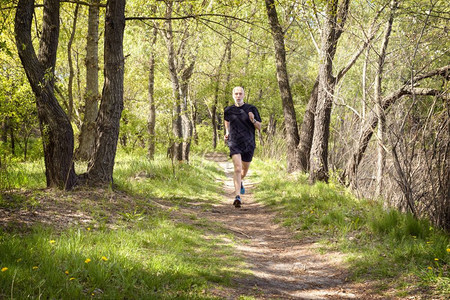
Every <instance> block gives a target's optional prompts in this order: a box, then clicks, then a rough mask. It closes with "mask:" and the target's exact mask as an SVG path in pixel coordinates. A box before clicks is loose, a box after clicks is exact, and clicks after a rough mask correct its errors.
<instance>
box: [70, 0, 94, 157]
mask: <svg viewBox="0 0 450 300" xmlns="http://www.w3.org/2000/svg"><path fill="white" fill-rule="evenodd" d="M99 3H100V0H91V5H90V6H89V20H88V36H87V44H86V93H85V96H84V98H85V107H84V117H83V124H82V125H81V132H80V136H79V138H78V141H79V146H78V149H77V151H76V153H75V157H76V158H77V159H81V160H86V161H88V160H90V159H91V156H92V154H93V153H94V145H95V132H96V126H95V119H96V118H97V115H98V100H99V93H98V70H99V67H98V26H99V14H100V12H99V6H98V4H99Z"/></svg>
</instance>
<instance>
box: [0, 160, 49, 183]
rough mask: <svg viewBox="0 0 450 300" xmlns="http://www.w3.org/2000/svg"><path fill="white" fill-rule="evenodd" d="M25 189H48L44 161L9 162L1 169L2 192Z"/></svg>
mask: <svg viewBox="0 0 450 300" xmlns="http://www.w3.org/2000/svg"><path fill="white" fill-rule="evenodd" d="M23 187H27V188H32V189H38V188H44V187H46V182H45V166H44V161H43V160H38V161H32V162H18V161H15V162H8V163H4V164H3V165H2V166H1V167H0V190H8V189H18V188H23Z"/></svg>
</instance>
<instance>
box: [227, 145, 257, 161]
mask: <svg viewBox="0 0 450 300" xmlns="http://www.w3.org/2000/svg"><path fill="white" fill-rule="evenodd" d="M254 152H255V149H254V148H253V149H252V150H250V151H246V152H242V151H241V150H239V149H233V148H231V147H230V157H232V156H233V155H235V154H240V155H241V159H242V161H245V162H251V161H252V159H253V153H254Z"/></svg>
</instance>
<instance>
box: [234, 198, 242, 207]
mask: <svg viewBox="0 0 450 300" xmlns="http://www.w3.org/2000/svg"><path fill="white" fill-rule="evenodd" d="M233 205H234V207H236V208H239V207H241V197H239V196H236V198H235V199H234V202H233Z"/></svg>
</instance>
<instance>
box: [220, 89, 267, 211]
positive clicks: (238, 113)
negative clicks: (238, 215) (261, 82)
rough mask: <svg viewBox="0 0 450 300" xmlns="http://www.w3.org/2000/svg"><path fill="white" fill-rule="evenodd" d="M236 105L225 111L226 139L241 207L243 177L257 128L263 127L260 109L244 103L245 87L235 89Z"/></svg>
mask: <svg viewBox="0 0 450 300" xmlns="http://www.w3.org/2000/svg"><path fill="white" fill-rule="evenodd" d="M233 99H234V105H231V106H228V107H227V108H225V111H224V120H225V130H226V133H225V141H226V142H227V143H228V147H229V148H230V157H231V160H232V161H233V166H234V174H233V182H234V189H235V199H234V202H233V205H234V206H235V207H236V208H238V207H241V203H242V200H241V194H244V193H245V189H244V184H243V183H242V179H243V178H244V177H245V175H247V172H248V168H249V167H250V162H251V161H252V158H253V152H254V151H255V147H256V144H255V128H256V129H258V130H260V129H261V117H260V116H259V112H258V109H257V108H256V107H255V106H253V105H251V104H247V103H244V88H243V87H240V86H237V87H235V88H234V89H233Z"/></svg>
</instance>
